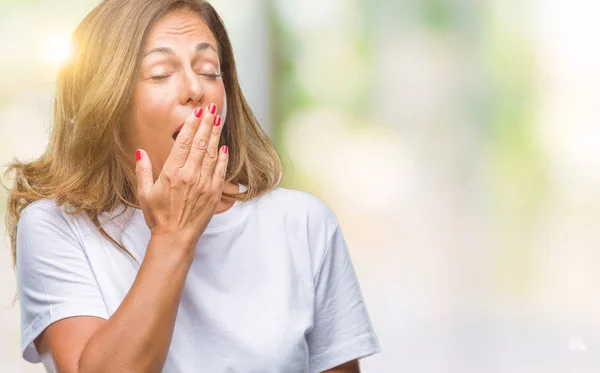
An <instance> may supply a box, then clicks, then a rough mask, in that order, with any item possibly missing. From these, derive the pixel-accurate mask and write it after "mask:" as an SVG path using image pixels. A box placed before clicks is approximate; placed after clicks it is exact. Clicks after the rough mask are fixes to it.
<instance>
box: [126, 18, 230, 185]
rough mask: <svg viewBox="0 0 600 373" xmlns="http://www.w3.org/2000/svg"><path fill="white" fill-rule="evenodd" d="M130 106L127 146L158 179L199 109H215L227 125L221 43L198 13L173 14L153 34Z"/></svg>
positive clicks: (162, 19)
mask: <svg viewBox="0 0 600 373" xmlns="http://www.w3.org/2000/svg"><path fill="white" fill-rule="evenodd" d="M142 53H143V59H142V64H141V69H140V73H139V77H138V81H137V84H136V87H135V93H134V96H133V98H132V105H131V107H130V108H129V111H128V113H127V115H126V118H125V121H124V133H125V139H124V140H125V143H126V145H127V147H128V148H129V150H130V152H131V154H132V156H133V154H135V150H136V149H144V150H145V151H146V152H147V153H148V155H149V156H150V160H151V162H152V171H153V174H154V178H155V179H156V177H158V175H159V174H160V171H161V170H162V167H163V165H164V163H165V161H166V159H167V157H168V156H169V153H170V151H171V148H172V147H173V144H174V134H175V132H176V131H177V129H178V127H180V125H181V124H182V123H183V122H184V120H185V119H186V118H187V117H188V116H189V115H190V113H192V112H193V111H194V109H195V108H197V107H200V106H201V107H204V108H205V109H206V106H208V105H209V104H215V105H217V113H218V114H220V115H221V116H222V117H223V119H225V114H226V107H225V106H226V102H225V100H226V98H225V86H224V85H223V80H222V79H221V77H220V73H221V69H220V64H219V55H218V53H217V42H216V40H215V37H214V35H213V34H212V32H211V31H210V29H209V28H208V26H207V25H206V23H205V22H204V20H203V19H202V18H201V17H200V16H199V15H197V14H196V13H193V12H190V11H184V10H175V11H173V12H171V13H169V14H167V15H165V16H164V17H162V18H161V19H160V20H159V21H158V22H157V23H156V25H155V26H154V28H153V29H152V31H151V33H150V35H149V38H148V41H147V43H146V45H145V46H144V49H143V52H142Z"/></svg>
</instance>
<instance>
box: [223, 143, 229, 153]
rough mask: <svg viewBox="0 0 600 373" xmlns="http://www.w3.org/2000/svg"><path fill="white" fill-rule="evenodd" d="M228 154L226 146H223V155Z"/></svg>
mask: <svg viewBox="0 0 600 373" xmlns="http://www.w3.org/2000/svg"><path fill="white" fill-rule="evenodd" d="M228 152H229V147H228V146H227V145H225V146H224V147H223V153H225V154H227V153H228Z"/></svg>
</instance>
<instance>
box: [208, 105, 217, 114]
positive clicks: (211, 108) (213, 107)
mask: <svg viewBox="0 0 600 373" xmlns="http://www.w3.org/2000/svg"><path fill="white" fill-rule="evenodd" d="M208 111H210V113H211V114H214V113H215V112H216V111H217V105H215V104H210V105H209V106H208Z"/></svg>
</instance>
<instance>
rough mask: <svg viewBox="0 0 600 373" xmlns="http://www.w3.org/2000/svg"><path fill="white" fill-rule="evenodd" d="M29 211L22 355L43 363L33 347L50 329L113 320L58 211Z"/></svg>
mask: <svg viewBox="0 0 600 373" xmlns="http://www.w3.org/2000/svg"><path fill="white" fill-rule="evenodd" d="M40 202H41V203H34V204H32V205H30V206H28V207H27V208H26V209H25V210H24V211H23V213H22V214H21V217H20V219H19V223H18V227H17V267H16V272H17V287H18V293H19V299H20V304H21V352H22V354H23V358H24V359H25V360H27V361H29V362H31V363H38V362H40V357H39V355H38V352H37V350H36V348H35V346H34V344H33V341H34V339H35V338H36V337H38V336H39V335H40V334H41V333H42V332H43V331H44V330H45V329H46V328H47V327H48V326H49V325H50V324H52V323H54V322H56V321H58V320H61V319H64V318H67V317H73V316H96V317H101V318H104V319H108V314H107V310H106V306H105V304H104V301H103V299H102V296H101V293H100V290H99V288H98V285H97V283H96V280H95V278H94V275H93V272H92V269H91V267H90V264H89V262H88V260H87V256H86V255H85V252H84V251H83V249H82V247H81V245H80V244H79V242H78V240H77V239H76V237H75V235H74V234H73V231H72V230H71V228H70V227H69V225H68V223H67V221H66V220H65V218H64V216H63V215H62V213H61V212H60V211H59V210H58V207H56V206H50V205H49V204H44V203H43V202H42V201H40Z"/></svg>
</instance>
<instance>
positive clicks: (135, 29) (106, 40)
mask: <svg viewBox="0 0 600 373" xmlns="http://www.w3.org/2000/svg"><path fill="white" fill-rule="evenodd" d="M182 8H183V9H187V10H190V11H194V12H196V13H198V14H199V15H200V16H201V17H202V18H203V20H204V21H205V22H206V24H207V25H208V27H209V28H210V30H211V31H212V32H213V34H214V36H215V39H216V40H217V43H218V50H219V59H220V62H221V70H222V73H223V83H224V85H225V91H226V98H227V106H228V108H227V109H228V110H227V119H226V121H227V125H226V126H224V127H223V133H222V137H221V144H220V145H223V144H227V145H228V146H229V149H230V156H229V164H228V167H227V174H226V178H225V179H226V180H225V182H226V183H229V182H232V183H239V184H243V185H246V186H247V190H246V191H245V192H243V193H236V194H229V193H223V196H225V197H229V198H234V199H236V200H241V201H247V200H250V199H252V198H255V197H258V196H260V195H262V194H264V193H266V192H268V191H269V190H271V189H273V188H275V187H276V186H277V185H279V183H280V182H281V179H282V175H283V170H282V165H281V161H280V159H279V156H278V154H277V152H276V150H275V147H274V146H273V144H272V143H271V141H270V140H269V138H268V136H267V135H266V133H265V132H264V130H263V129H262V128H261V126H260V125H259V123H258V121H257V119H256V118H255V116H254V114H253V113H252V111H251V109H250V107H249V106H248V103H247V101H246V99H245V98H244V95H243V94H242V91H241V89H240V85H239V81H238V77H237V72H236V66H235V61H234V58H233V50H232V47H231V43H230V41H229V36H228V34H227V31H226V29H225V26H224V24H223V21H222V19H221V17H220V16H219V15H218V14H217V12H216V11H215V9H214V8H213V7H212V5H210V4H209V3H208V2H206V1H203V0H105V1H103V2H102V3H100V4H99V5H98V6H97V7H96V8H95V9H93V10H92V11H91V12H90V13H89V14H88V15H87V16H86V17H85V19H84V20H83V21H82V22H81V23H80V24H79V26H78V27H77V28H76V30H75V32H74V34H73V49H74V53H73V56H72V58H71V59H70V60H69V61H67V63H65V64H64V65H63V66H62V68H61V69H60V71H59V73H58V79H57V90H56V97H55V101H54V116H53V126H52V132H51V134H50V141H49V145H48V147H47V148H46V150H45V152H44V153H43V154H42V155H41V156H40V157H39V158H38V159H35V160H33V161H32V162H20V161H18V160H13V162H12V163H10V164H9V165H8V170H7V171H6V175H7V176H14V182H13V185H12V187H11V188H10V190H9V196H8V206H7V213H6V226H7V230H8V233H9V237H10V245H11V252H12V259H13V266H16V237H17V223H18V221H19V218H20V215H21V212H22V211H23V209H24V208H25V207H27V206H28V205H29V204H31V203H32V202H34V201H37V200H40V199H45V198H47V199H52V200H54V201H55V202H56V203H57V205H58V206H63V205H67V206H69V207H71V209H70V211H67V212H68V213H71V214H79V213H81V212H84V213H85V214H87V216H88V217H89V218H90V220H91V221H92V222H93V223H94V225H95V226H96V227H97V228H98V229H99V231H100V232H101V234H102V235H103V236H104V237H105V238H106V239H107V240H109V241H110V242H112V243H113V244H114V245H116V246H117V247H118V248H120V249H122V250H124V251H125V252H127V253H128V254H130V253H129V251H127V249H126V248H125V247H124V246H123V245H122V243H120V242H118V241H117V240H115V239H114V238H113V237H111V236H110V235H108V233H107V232H106V231H105V230H104V229H103V227H102V224H101V223H100V221H99V219H98V217H99V215H100V214H101V213H103V212H112V211H114V210H115V209H117V208H118V207H119V206H122V205H125V206H129V207H134V208H139V205H138V204H137V198H136V191H135V189H136V185H135V184H133V183H135V176H134V173H135V161H134V157H133V156H132V155H131V154H128V153H127V152H126V151H125V147H124V144H123V142H122V136H121V133H122V126H121V123H122V119H123V118H124V116H125V114H126V112H127V110H128V108H129V105H130V99H131V96H132V95H133V92H134V88H135V84H136V81H137V75H138V70H139V66H140V61H141V54H142V48H143V47H144V45H145V43H146V40H147V38H148V35H149V33H150V31H151V29H152V27H153V25H154V24H155V23H156V21H157V20H158V19H159V18H160V17H162V16H164V15H166V14H167V13H169V12H170V11H172V10H175V9H182ZM13 174H14V175H13ZM130 255H131V254H130Z"/></svg>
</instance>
